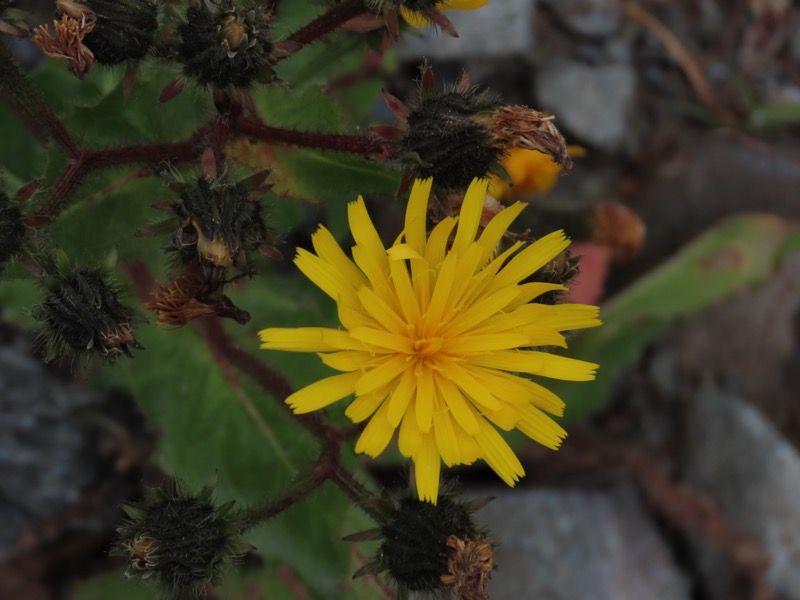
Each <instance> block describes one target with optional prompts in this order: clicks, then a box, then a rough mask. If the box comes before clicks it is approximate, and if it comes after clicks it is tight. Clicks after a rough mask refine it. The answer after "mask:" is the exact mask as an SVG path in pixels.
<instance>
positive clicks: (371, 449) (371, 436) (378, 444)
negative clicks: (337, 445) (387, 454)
mask: <svg viewBox="0 0 800 600" xmlns="http://www.w3.org/2000/svg"><path fill="white" fill-rule="evenodd" d="M393 435H394V427H392V426H391V425H389V422H388V421H387V420H386V404H385V403H384V405H383V406H381V408H380V410H378V412H377V413H375V416H373V417H372V418H371V419H370V421H369V423H367V426H366V427H365V428H364V431H363V432H362V433H361V435H360V436H359V438H358V441H357V442H356V453H358V454H366V455H367V456H371V457H373V458H375V457H376V456H378V455H379V454H380V453H381V452H383V451H384V450H385V449H386V446H388V445H389V442H390V441H392V436H393Z"/></svg>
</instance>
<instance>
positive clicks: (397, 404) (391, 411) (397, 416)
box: [386, 368, 417, 427]
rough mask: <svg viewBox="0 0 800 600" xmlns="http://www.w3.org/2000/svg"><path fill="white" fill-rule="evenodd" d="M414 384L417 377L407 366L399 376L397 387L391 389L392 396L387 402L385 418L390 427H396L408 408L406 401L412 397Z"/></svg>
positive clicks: (415, 384)
mask: <svg viewBox="0 0 800 600" xmlns="http://www.w3.org/2000/svg"><path fill="white" fill-rule="evenodd" d="M416 386H417V377H416V376H415V375H414V369H413V368H407V369H406V370H405V371H403V374H402V375H401V376H400V380H399V381H398V383H397V387H395V388H394V390H393V391H392V396H391V398H390V399H389V402H388V412H387V413H386V419H387V420H388V421H389V424H390V425H391V426H392V427H397V426H398V425H399V424H400V420H401V419H402V418H403V415H404V414H405V412H406V409H407V408H408V403H409V402H410V401H411V399H412V398H413V397H414V389H415V388H416Z"/></svg>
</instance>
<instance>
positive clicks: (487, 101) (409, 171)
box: [373, 64, 570, 194]
mask: <svg viewBox="0 0 800 600" xmlns="http://www.w3.org/2000/svg"><path fill="white" fill-rule="evenodd" d="M421 71H422V76H421V79H420V89H419V97H418V98H417V99H416V100H413V101H411V102H409V103H408V105H407V106H406V105H404V104H403V103H402V102H401V101H400V100H398V99H397V98H394V97H393V96H390V95H388V94H386V101H387V104H388V105H389V108H390V109H391V110H392V112H393V113H394V114H395V115H396V116H397V124H396V125H395V127H393V128H392V127H375V128H373V131H375V132H376V133H378V134H379V135H381V136H383V137H385V138H386V139H388V140H390V141H391V142H392V146H391V155H392V156H393V157H394V158H395V159H396V160H398V162H400V163H401V165H402V166H403V167H404V168H405V170H406V178H407V179H409V180H410V179H427V178H428V177H433V179H434V181H435V182H436V187H437V189H438V191H440V192H443V193H445V194H455V193H461V192H463V191H464V190H466V189H467V188H468V187H469V184H470V183H471V182H472V180H473V179H475V178H478V179H484V178H487V177H488V176H489V175H490V174H492V173H493V174H496V175H498V176H501V177H502V178H503V179H504V180H507V179H508V175H507V174H506V173H505V170H504V169H503V167H502V164H501V163H502V160H503V158H504V157H505V156H506V153H507V152H508V151H509V150H511V149H514V148H527V149H532V150H538V151H540V152H544V153H546V154H548V155H550V156H551V157H552V158H553V160H554V161H555V162H556V163H558V164H560V165H563V166H564V169H565V172H566V171H568V170H569V164H570V159H569V156H568V154H567V144H566V142H565V140H564V138H563V137H562V136H561V134H560V133H559V132H558V130H557V129H556V128H555V126H554V125H553V119H552V117H546V116H544V115H542V113H539V112H537V111H535V110H532V109H530V108H527V107H524V106H503V105H502V104H501V102H500V99H499V97H498V96H497V95H496V94H493V93H491V92H489V91H486V90H484V91H479V90H478V89H477V88H475V87H472V86H470V83H469V79H468V77H467V75H466V73H464V74H463V75H462V77H461V79H460V80H459V82H458V83H457V84H456V85H455V86H453V87H451V88H448V89H446V90H445V91H443V92H436V91H435V90H434V77H433V69H432V68H431V67H430V65H428V64H423V65H422V67H421Z"/></svg>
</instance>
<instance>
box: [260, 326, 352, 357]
mask: <svg viewBox="0 0 800 600" xmlns="http://www.w3.org/2000/svg"><path fill="white" fill-rule="evenodd" d="M258 336H259V337H260V338H261V341H262V342H264V343H263V344H261V348H263V349H264V350H285V351H287V352H329V351H332V350H361V349H363V347H364V344H362V343H361V342H359V341H357V340H354V339H353V338H351V337H350V334H349V333H348V332H347V331H342V330H340V329H329V328H327V327H297V328H295V329H284V328H278V327H273V328H272V329H262V330H261V331H259V332H258Z"/></svg>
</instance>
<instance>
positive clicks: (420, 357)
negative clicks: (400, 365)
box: [411, 337, 443, 364]
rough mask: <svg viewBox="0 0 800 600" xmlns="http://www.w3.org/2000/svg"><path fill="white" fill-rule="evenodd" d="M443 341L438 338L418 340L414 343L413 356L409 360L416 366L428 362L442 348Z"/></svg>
mask: <svg viewBox="0 0 800 600" xmlns="http://www.w3.org/2000/svg"><path fill="white" fill-rule="evenodd" d="M442 342H443V339H442V338H440V337H434V338H420V339H418V340H416V341H415V342H414V354H413V355H412V356H411V360H415V361H416V362H417V363H418V364H424V363H426V362H429V361H430V359H432V358H433V357H434V356H435V355H436V353H437V352H438V351H439V349H440V348H441V347H442Z"/></svg>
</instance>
